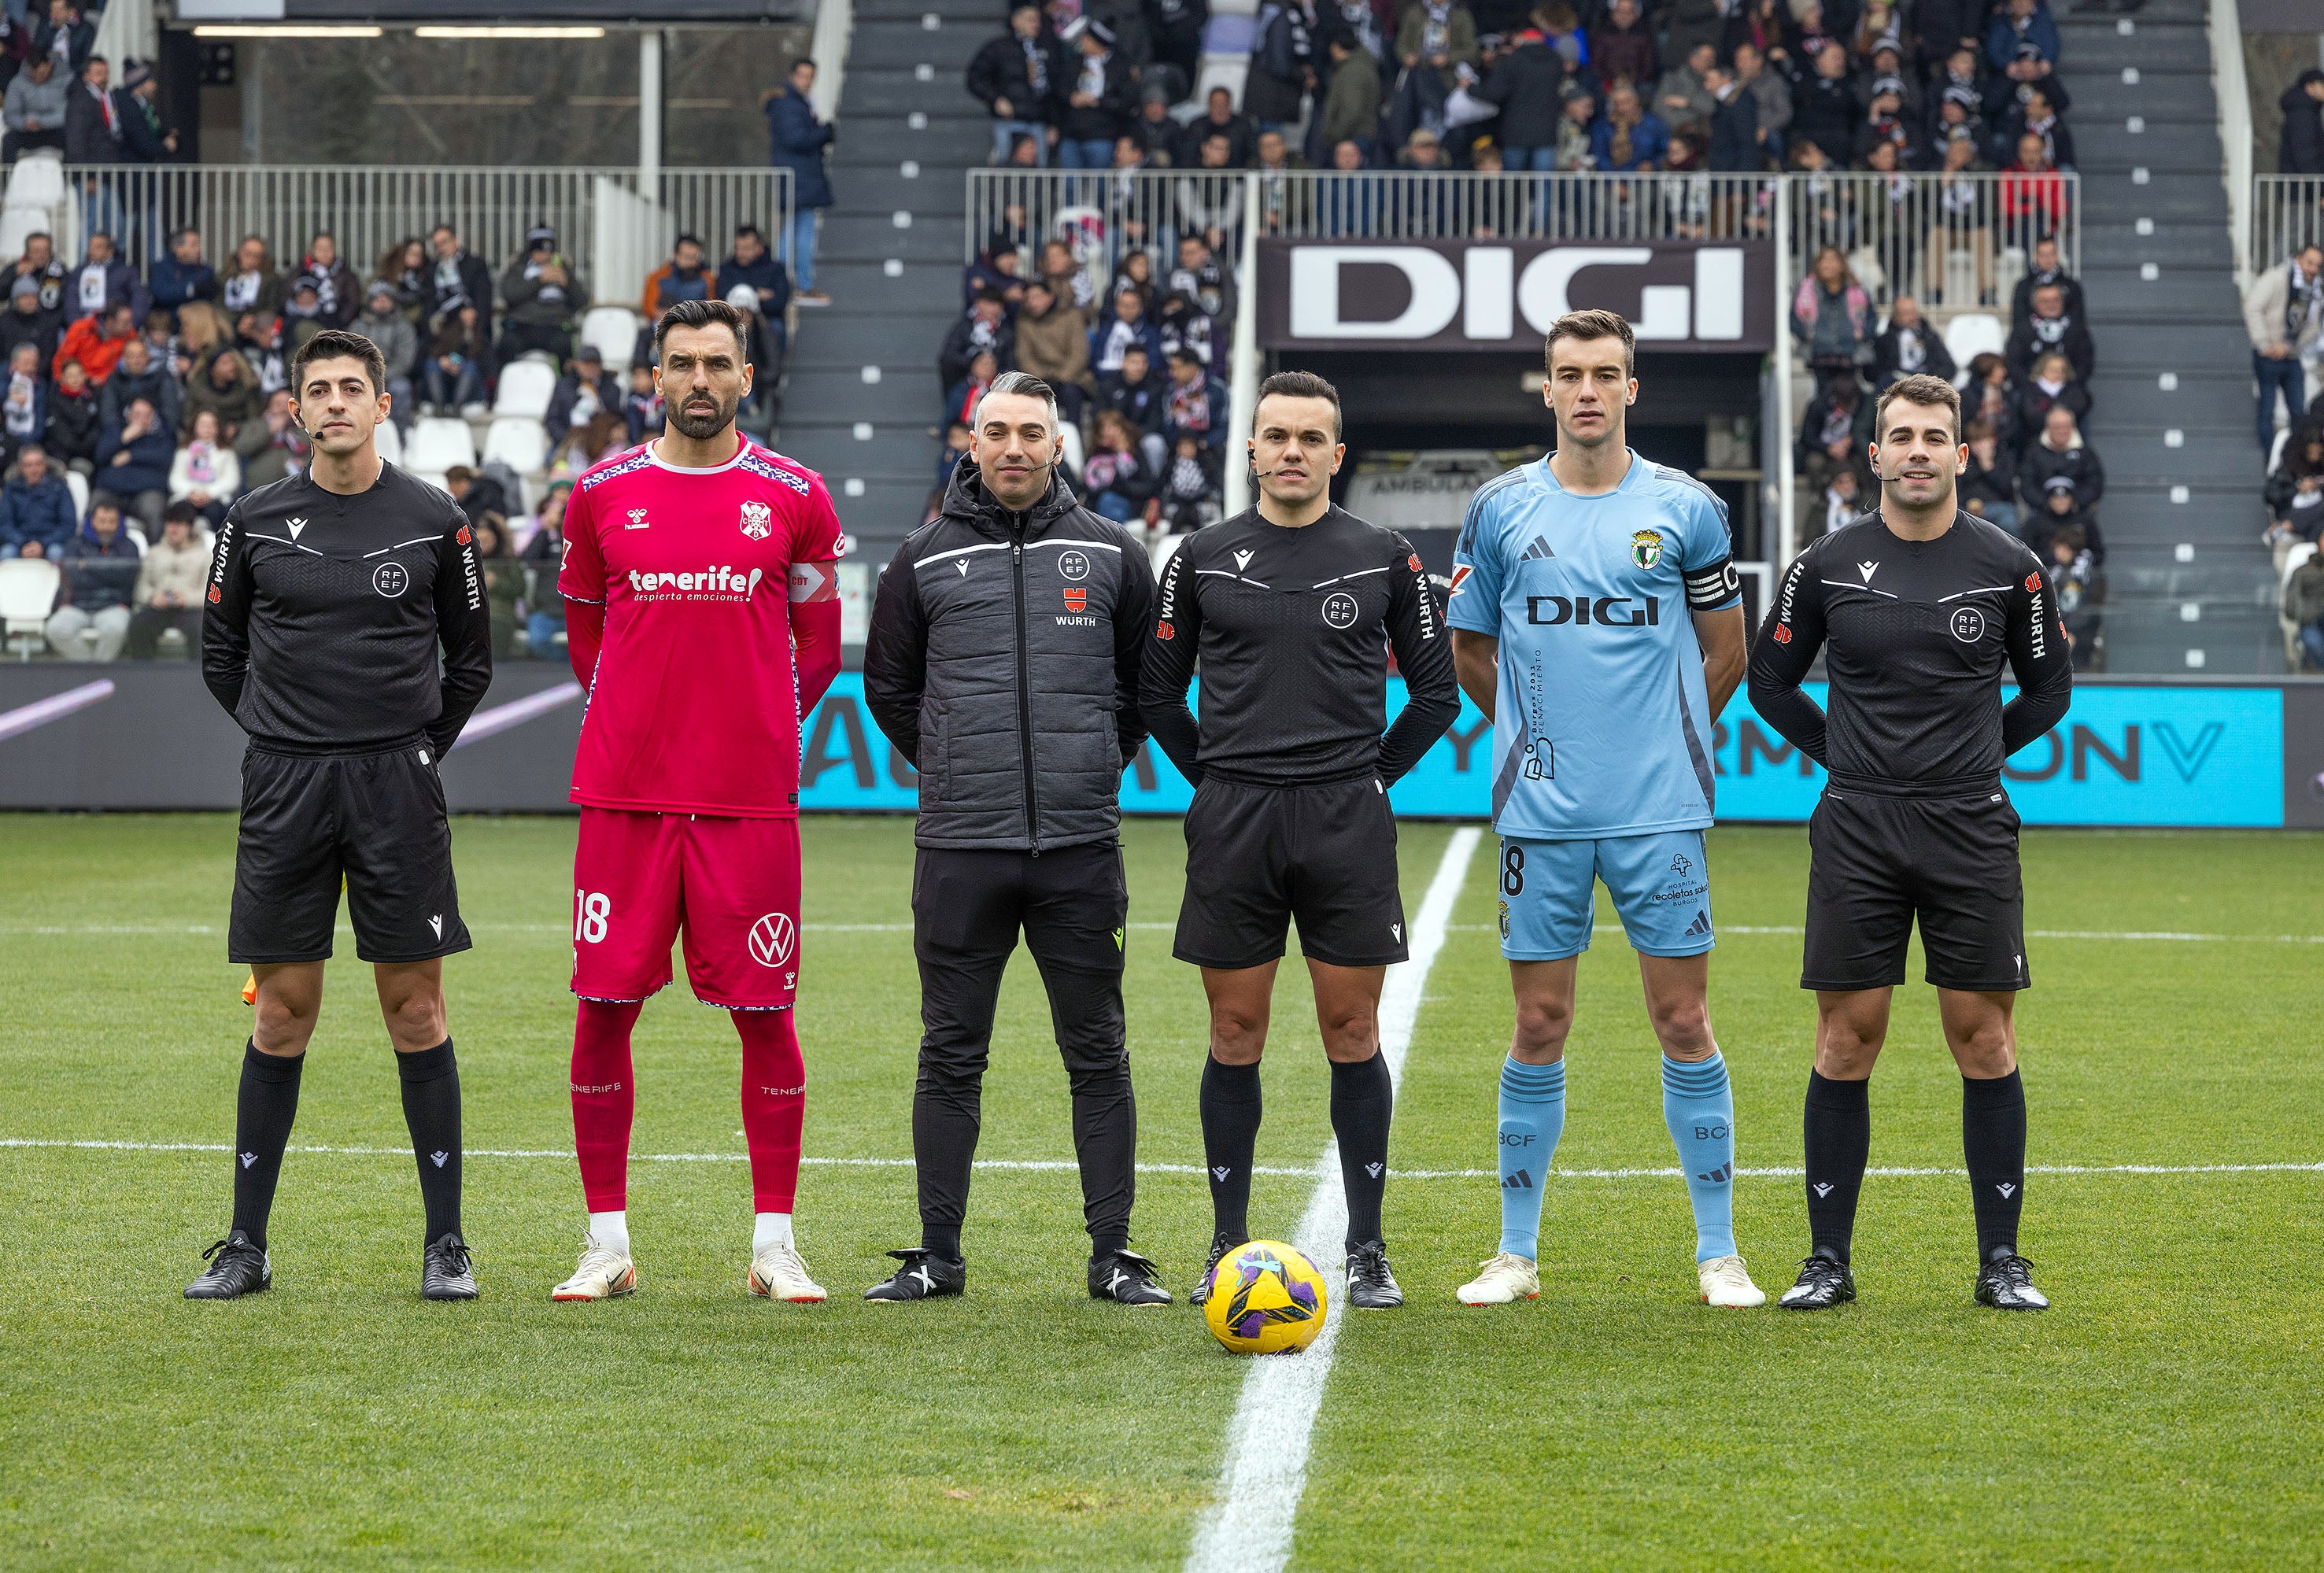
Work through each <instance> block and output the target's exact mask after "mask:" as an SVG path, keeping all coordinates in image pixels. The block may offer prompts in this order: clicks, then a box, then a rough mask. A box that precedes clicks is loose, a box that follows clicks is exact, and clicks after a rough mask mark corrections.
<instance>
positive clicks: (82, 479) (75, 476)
mask: <svg viewBox="0 0 2324 1573" xmlns="http://www.w3.org/2000/svg"><path fill="white" fill-rule="evenodd" d="M65 490H66V491H68V492H71V493H72V500H73V518H75V519H76V520H85V519H87V518H88V476H87V475H84V474H81V473H80V472H79V471H78V470H67V471H66V472H65Z"/></svg>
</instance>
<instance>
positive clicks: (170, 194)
mask: <svg viewBox="0 0 2324 1573" xmlns="http://www.w3.org/2000/svg"><path fill="white" fill-rule="evenodd" d="M790 204H791V176H790V171H789V170H776V169H764V168H760V169H685V170H662V171H660V173H659V177H658V179H656V180H655V181H654V185H653V189H652V190H651V191H650V192H648V191H645V190H643V189H641V184H640V180H639V175H638V171H637V170H635V169H627V168H609V169H591V168H574V169H533V170H522V169H485V168H434V169H424V168H415V167H407V166H401V165H353V166H339V167H324V166H314V165H284V164H90V165H71V166H62V167H60V166H59V165H57V164H56V163H55V162H54V161H51V160H46V159H42V158H39V157H37V156H33V157H27V158H25V159H23V160H20V161H18V162H17V164H16V165H15V166H14V169H12V170H9V171H8V198H7V204H6V206H7V212H6V214H5V216H0V252H5V253H6V254H8V255H10V256H14V255H16V254H17V253H18V251H19V250H20V249H21V246H22V242H23V233H24V232H25V231H26V230H27V229H29V228H30V227H32V225H33V224H34V223H35V222H43V223H44V225H45V227H47V228H48V229H49V231H50V232H51V235H54V236H55V238H56V245H57V251H58V253H59V254H60V255H61V256H65V257H78V256H80V255H81V254H82V246H83V244H84V243H85V241H86V237H87V236H88V234H89V233H90V232H91V231H94V230H99V229H102V230H105V231H106V232H108V233H110V234H111V235H113V236H114V238H115V242H116V244H118V245H119V247H120V249H121V251H122V253H123V254H124V255H125V256H127V257H129V258H130V259H131V260H132V261H134V262H136V263H138V264H139V265H140V266H141V267H143V265H145V264H146V263H148V262H152V260H153V259H154V258H156V257H159V256H161V255H164V254H166V253H167V251H168V245H169V236H170V235H172V234H174V233H175V232H176V231H177V230H179V229H180V228H183V227H185V226H186V225H192V226H193V227H195V228H197V229H198V230H200V231H201V232H202V239H203V254H204V255H205V257H207V258H208V260H209V261H210V262H211V263H212V264H213V265H217V264H218V263H219V262H223V261H224V260H225V258H226V257H227V256H228V255H230V254H231V253H232V251H233V248H234V246H235V244H236V243H238V242H239V241H240V240H241V239H242V238H243V237H244V235H258V236H260V237H262V238H263V239H264V240H265V242H266V244H267V246H268V249H269V250H270V251H272V253H273V256H274V262H275V266H277V267H278V268H279V267H282V266H285V265H288V264H290V263H292V262H296V261H297V260H298V258H299V257H300V256H301V255H303V254H304V253H305V251H306V248H307V245H308V244H309V241H310V240H312V238H313V237H314V236H315V235H317V234H318V233H319V232H323V231H328V232H329V233H330V234H331V235H332V236H333V237H334V238H335V239H336V240H337V243H338V249H339V254H340V256H341V257H342V258H343V259H344V260H345V261H346V264H347V265H348V266H349V267H351V268H353V269H354V270H355V271H356V272H357V273H358V274H361V275H364V276H365V277H368V276H369V275H370V273H371V272H372V270H373V269H374V266H375V265H376V263H377V262H378V260H379V258H380V256H381V254H382V253H384V252H385V251H387V250H388V248H389V247H391V246H393V245H395V244H397V243H399V242H401V241H404V240H409V239H412V238H415V237H417V238H420V239H423V240H424V239H425V238H426V236H427V235H428V233H429V230H431V229H433V228H434V227H435V226H436V225H438V224H448V225H451V226H452V227H453V228H454V229H455V230H456V231H457V232H458V233H459V235H460V238H461V241H462V243H463V244H466V247H467V248H468V250H469V251H471V252H473V253H475V254H476V255H477V256H479V257H482V258H484V260H485V261H486V262H489V263H491V264H492V267H493V274H494V277H495V278H496V279H497V277H498V275H499V272H500V271H501V270H502V269H503V268H505V267H506V266H507V265H508V264H509V262H511V261H512V259H514V258H515V257H516V256H518V255H519V254H520V253H521V252H522V251H523V249H524V235H525V232H526V231H527V230H529V229H530V228H532V227H533V226H535V225H549V227H550V228H552V229H554V230H556V231H557V238H558V250H559V251H561V252H562V253H564V254H565V255H566V256H567V258H568V259H569V260H570V261H571V262H572V264H573V266H574V267H575V268H576V270H577V271H579V273H580V275H581V278H582V281H583V282H584V283H585V284H586V286H587V288H588V290H589V291H590V294H591V296H592V297H593V299H596V300H600V301H605V302H612V303H626V302H629V301H632V300H635V299H638V298H639V297H640V296H641V294H642V292H643V290H644V288H645V280H646V275H647V274H649V273H650V272H651V271H653V270H654V269H655V268H657V267H659V266H660V265H661V263H662V262H664V261H665V260H667V259H668V257H669V251H670V246H671V244H672V243H673V242H674V241H675V240H676V239H677V237H678V235H681V234H688V233H690V234H694V235H700V236H701V237H702V240H703V244H704V245H705V247H706V248H714V249H712V250H711V253H710V260H711V261H712V262H716V261H717V259H718V258H719V257H721V256H723V255H724V254H725V246H726V244H727V242H728V241H729V239H730V238H731V237H732V236H733V232H734V228H735V226H736V225H740V224H755V225H758V226H759V227H760V228H761V230H763V231H764V232H765V233H766V236H767V240H768V244H770V245H771V246H773V247H775V248H776V249H777V252H778V254H780V253H781V251H782V248H783V247H785V246H786V245H787V244H788V236H789V233H790V222H789V221H790ZM36 213H44V214H45V219H44V220H36V219H35V218H34V217H33V216H32V215H34V214H36ZM786 260H788V258H786Z"/></svg>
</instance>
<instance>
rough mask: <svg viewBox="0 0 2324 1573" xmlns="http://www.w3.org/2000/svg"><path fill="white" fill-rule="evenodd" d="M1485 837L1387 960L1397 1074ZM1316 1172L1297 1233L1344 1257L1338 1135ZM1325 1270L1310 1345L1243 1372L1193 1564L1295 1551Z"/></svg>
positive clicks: (1264, 1572) (1433, 887) (1459, 844)
mask: <svg viewBox="0 0 2324 1573" xmlns="http://www.w3.org/2000/svg"><path fill="white" fill-rule="evenodd" d="M1480 838H1481V832H1479V831H1478V830H1477V829H1476V827H1474V826H1473V825H1471V826H1464V827H1462V829H1460V830H1457V831H1455V832H1452V840H1451V841H1449V842H1446V843H1445V845H1444V856H1443V859H1442V860H1440V861H1439V862H1438V863H1437V865H1436V877H1435V878H1433V879H1431V880H1430V881H1429V882H1428V894H1427V896H1426V897H1424V898H1423V899H1422V901H1421V903H1420V915H1419V918H1418V919H1417V921H1416V922H1415V923H1414V924H1413V925H1412V959H1411V960H1410V961H1405V962H1403V963H1401V964H1400V965H1397V966H1394V967H1391V968H1389V969H1388V984H1387V987H1386V988H1384V989H1382V990H1381V991H1380V1005H1379V1045H1380V1053H1382V1054H1383V1055H1385V1056H1386V1057H1387V1059H1388V1080H1389V1081H1390V1082H1391V1083H1393V1082H1395V1081H1397V1080H1398V1079H1399V1078H1400V1077H1401V1076H1402V1074H1403V1072H1404V1056H1405V1051H1406V1050H1407V1049H1408V1048H1410V1047H1411V1046H1412V1028H1413V1023H1414V1021H1415V1020H1416V1018H1417V1017H1418V1016H1419V1014H1420V998H1421V990H1422V989H1423V988H1424V987H1425V985H1426V984H1427V981H1428V970H1429V968H1430V967H1431V966H1432V965H1433V964H1434V962H1435V960H1436V953H1437V952H1439V951H1440V950H1442V949H1443V947H1444V934H1445V929H1446V927H1447V926H1448V925H1449V924H1450V923H1451V922H1452V904H1453V903H1454V902H1455V901H1456V900H1458V899H1459V898H1460V895H1461V882H1462V878H1464V877H1465V876H1466V875H1467V873H1468V871H1469V861H1470V860H1471V858H1472V857H1473V856H1474V855H1475V853H1476V851H1477V842H1479V840H1480ZM1314 1175H1315V1192H1314V1196H1313V1197H1312V1198H1311V1199H1310V1200H1308V1203H1307V1214H1306V1216H1305V1218H1303V1219H1300V1220H1299V1228H1298V1229H1297V1231H1296V1233H1295V1234H1294V1235H1293V1236H1292V1243H1293V1244H1294V1245H1296V1246H1298V1247H1299V1248H1300V1249H1301V1250H1303V1251H1305V1252H1306V1253H1307V1255H1308V1256H1309V1257H1311V1258H1312V1259H1313V1260H1314V1262H1315V1264H1316V1265H1318V1266H1322V1265H1323V1263H1325V1262H1327V1261H1337V1260H1338V1259H1339V1256H1340V1253H1341V1251H1342V1246H1343V1237H1344V1236H1345V1234H1346V1232H1347V1227H1348V1199H1347V1193H1346V1191H1344V1190H1343V1189H1342V1186H1341V1182H1340V1173H1339V1146H1338V1144H1337V1143H1336V1142H1334V1143H1327V1144H1326V1145H1324V1148H1323V1156H1321V1157H1320V1158H1318V1159H1316V1161H1315V1168H1314ZM1324 1277H1325V1278H1326V1280H1327V1281H1328V1283H1329V1284H1330V1290H1329V1299H1330V1302H1331V1303H1330V1308H1329V1310H1328V1311H1326V1312H1325V1314H1324V1318H1323V1332H1322V1334H1321V1335H1319V1336H1318V1337H1317V1338H1316V1339H1315V1342H1314V1344H1313V1345H1311V1346H1310V1347H1309V1348H1307V1350H1306V1352H1305V1354H1301V1355H1297V1356H1293V1357H1287V1358H1283V1359H1268V1360H1254V1361H1252V1362H1251V1366H1250V1375H1247V1376H1245V1377H1244V1378H1243V1384H1242V1399H1241V1402H1240V1403H1238V1404H1236V1406H1235V1414H1234V1420H1233V1421H1232V1422H1231V1423H1230V1424H1229V1426H1228V1427H1227V1451H1226V1462H1225V1464H1224V1465H1223V1467H1222V1468H1221V1469H1220V1471H1219V1492H1218V1496H1217V1498H1216V1499H1215V1500H1214V1501H1213V1503H1212V1504H1210V1506H1209V1507H1207V1508H1205V1509H1204V1510H1203V1516H1202V1518H1201V1520H1200V1521H1199V1522H1197V1523H1196V1525H1195V1528H1194V1544H1193V1546H1191V1547H1190V1548H1189V1549H1188V1550H1187V1552H1186V1567H1187V1568H1188V1569H1189V1570H1190V1573H1227V1570H1229V1569H1231V1570H1232V1573H1280V1570H1281V1568H1283V1565H1284V1564H1285V1563H1286V1562H1288V1561H1289V1560H1290V1559H1291V1532H1292V1529H1293V1526H1294V1525H1295V1524H1296V1522H1297V1521H1298V1517H1299V1497H1300V1495H1301V1493H1303V1492H1304V1491H1305V1490H1306V1488H1307V1449H1308V1444H1309V1442H1310V1441H1311V1440H1313V1437H1314V1430H1315V1412H1316V1411H1317V1410H1318V1409H1319V1408H1321V1407H1322V1405H1323V1384H1324V1383H1325V1382H1326V1381H1327V1380H1328V1379H1329V1378H1330V1376H1331V1375H1332V1357H1333V1350H1334V1348H1336V1346H1337V1345H1338V1342H1339V1334H1340V1323H1341V1321H1342V1320H1343V1319H1344V1318H1345V1316H1346V1313H1347V1299H1346V1293H1345V1291H1346V1288H1347V1277H1346V1274H1344V1273H1343V1272H1342V1271H1341V1270H1340V1269H1338V1268H1326V1269H1325V1270H1324Z"/></svg>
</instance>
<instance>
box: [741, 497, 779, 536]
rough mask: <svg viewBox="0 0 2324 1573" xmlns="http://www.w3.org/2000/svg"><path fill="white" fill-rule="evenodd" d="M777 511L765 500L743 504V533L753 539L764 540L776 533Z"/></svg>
mask: <svg viewBox="0 0 2324 1573" xmlns="http://www.w3.org/2000/svg"><path fill="white" fill-rule="evenodd" d="M774 518H775V511H774V509H773V508H772V507H770V506H769V505H768V504H766V503H764V502H745V503H744V504H742V533H743V534H744V535H746V536H749V537H750V538H752V540H764V539H766V538H768V537H769V536H770V535H772V534H774V533H775V526H774Z"/></svg>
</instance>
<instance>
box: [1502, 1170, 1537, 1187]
mask: <svg viewBox="0 0 2324 1573" xmlns="http://www.w3.org/2000/svg"><path fill="white" fill-rule="evenodd" d="M1501 1189H1502V1190H1504V1191H1530V1190H1532V1189H1533V1176H1532V1175H1530V1174H1528V1173H1526V1172H1525V1171H1524V1170H1523V1169H1520V1170H1518V1171H1517V1173H1514V1174H1512V1175H1510V1176H1509V1177H1508V1179H1506V1180H1504V1181H1502V1182H1501Z"/></svg>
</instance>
